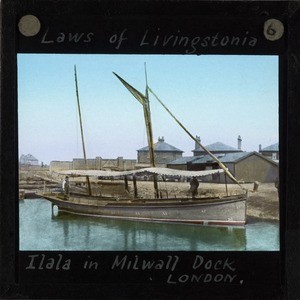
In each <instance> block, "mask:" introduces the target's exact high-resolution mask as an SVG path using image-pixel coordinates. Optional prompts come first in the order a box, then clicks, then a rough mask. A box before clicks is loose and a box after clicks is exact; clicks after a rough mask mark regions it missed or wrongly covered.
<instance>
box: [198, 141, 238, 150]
mask: <svg viewBox="0 0 300 300" xmlns="http://www.w3.org/2000/svg"><path fill="white" fill-rule="evenodd" d="M205 148H206V149H207V150H209V151H211V152H222V151H224V152H242V150H239V149H237V148H234V147H231V146H228V145H225V144H223V143H221V142H216V143H213V144H210V145H207V146H205ZM202 151H203V152H204V151H205V150H204V149H203V148H202V147H199V148H196V149H194V150H193V152H202Z"/></svg>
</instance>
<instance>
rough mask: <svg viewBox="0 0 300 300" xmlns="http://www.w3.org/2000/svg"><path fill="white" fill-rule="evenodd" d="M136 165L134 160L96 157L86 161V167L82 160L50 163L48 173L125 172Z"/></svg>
mask: <svg viewBox="0 0 300 300" xmlns="http://www.w3.org/2000/svg"><path fill="white" fill-rule="evenodd" d="M136 164H137V162H136V160H135V159H124V158H123V157H118V158H115V159H105V158H102V157H96V158H94V159H87V167H86V166H85V161H84V159H83V158H74V159H73V160H72V161H51V162H50V172H57V171H60V170H85V169H86V168H88V169H89V170H116V171H126V170H133V169H134V168H135V165H136Z"/></svg>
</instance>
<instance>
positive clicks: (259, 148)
mask: <svg viewBox="0 0 300 300" xmlns="http://www.w3.org/2000/svg"><path fill="white" fill-rule="evenodd" d="M258 151H259V152H261V144H259V146H258Z"/></svg>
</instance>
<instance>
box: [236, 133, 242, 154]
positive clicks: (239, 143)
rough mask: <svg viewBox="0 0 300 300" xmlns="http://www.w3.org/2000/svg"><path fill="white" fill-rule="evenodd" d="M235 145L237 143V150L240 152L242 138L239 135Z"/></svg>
mask: <svg viewBox="0 0 300 300" xmlns="http://www.w3.org/2000/svg"><path fill="white" fill-rule="evenodd" d="M237 143H238V150H242V138H241V136H240V135H239V136H238V139H237Z"/></svg>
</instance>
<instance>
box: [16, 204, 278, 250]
mask: <svg viewBox="0 0 300 300" xmlns="http://www.w3.org/2000/svg"><path fill="white" fill-rule="evenodd" d="M278 245H279V234H278V224H268V223H262V222H258V223H253V224H249V225H247V226H246V228H236V227H229V228H228V227H206V226H195V225H180V224H163V223H146V222H133V221H123V220H112V219H103V218H97V217H84V216H78V215H71V214H68V213H64V212H59V213H58V214H57V215H56V216H55V215H53V216H52V214H51V204H50V203H49V202H48V201H46V200H42V199H38V200H25V201H24V202H22V203H20V249H21V250H97V251H101V250H108V251H143V250H150V251H167V250H168V251H176V250H178V251H243V250H278Z"/></svg>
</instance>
